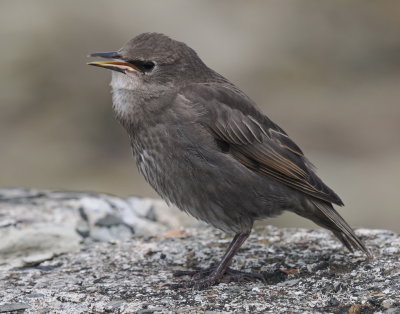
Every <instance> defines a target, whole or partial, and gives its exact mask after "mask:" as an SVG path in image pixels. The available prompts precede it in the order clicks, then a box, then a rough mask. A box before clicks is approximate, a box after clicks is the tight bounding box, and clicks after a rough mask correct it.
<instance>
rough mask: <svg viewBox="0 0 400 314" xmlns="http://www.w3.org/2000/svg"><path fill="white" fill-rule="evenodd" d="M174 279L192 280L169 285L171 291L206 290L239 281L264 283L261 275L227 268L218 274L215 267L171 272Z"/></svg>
mask: <svg viewBox="0 0 400 314" xmlns="http://www.w3.org/2000/svg"><path fill="white" fill-rule="evenodd" d="M173 275H174V277H182V276H191V277H192V279H191V280H189V281H185V282H182V283H177V284H171V285H169V286H170V287H171V288H173V289H179V288H193V289H197V290H201V289H206V288H208V287H211V286H213V285H216V284H219V283H221V282H223V283H229V282H239V281H256V280H260V281H262V282H265V278H264V276H263V275H262V274H258V273H248V272H243V271H239V270H235V269H232V268H229V267H228V268H227V269H226V270H225V272H223V273H218V272H217V267H209V268H199V269H197V270H177V271H174V272H173Z"/></svg>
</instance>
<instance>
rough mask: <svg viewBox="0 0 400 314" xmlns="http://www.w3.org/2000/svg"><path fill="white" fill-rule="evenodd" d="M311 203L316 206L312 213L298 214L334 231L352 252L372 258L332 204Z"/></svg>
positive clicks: (314, 201) (315, 201)
mask: <svg viewBox="0 0 400 314" xmlns="http://www.w3.org/2000/svg"><path fill="white" fill-rule="evenodd" d="M311 202H312V204H313V205H314V206H313V210H312V212H311V213H310V212H307V215H305V212H301V213H298V214H300V215H301V216H305V217H306V218H308V219H311V220H312V221H314V222H315V223H316V224H318V225H320V226H321V227H324V228H327V229H328V230H330V231H332V232H333V234H334V235H335V236H336V237H337V238H338V239H339V240H340V242H342V243H343V245H344V246H345V247H346V248H347V249H348V250H349V251H350V252H353V251H354V250H360V251H363V252H364V253H365V254H366V255H367V256H368V257H372V256H371V253H370V252H369V250H368V249H367V247H366V246H365V244H364V243H363V242H362V241H361V240H360V239H359V238H358V237H357V236H356V234H355V233H354V231H353V229H352V228H351V227H350V226H349V225H348V223H347V222H346V221H345V220H344V219H343V218H342V216H340V215H339V213H338V212H337V211H336V210H335V209H334V208H333V206H332V205H331V204H330V203H326V202H320V201H317V200H311Z"/></svg>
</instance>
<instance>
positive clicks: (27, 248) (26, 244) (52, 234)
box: [0, 224, 81, 267]
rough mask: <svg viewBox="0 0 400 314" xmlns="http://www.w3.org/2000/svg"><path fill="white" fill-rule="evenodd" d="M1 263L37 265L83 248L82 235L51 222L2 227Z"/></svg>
mask: <svg viewBox="0 0 400 314" xmlns="http://www.w3.org/2000/svg"><path fill="white" fill-rule="evenodd" d="M0 238H1V242H0V267H1V266H7V267H22V266H29V265H37V264H39V263H40V262H42V261H45V260H48V259H52V258H53V257H54V256H57V255H59V254H62V253H67V252H71V251H74V250H77V249H78V248H79V242H80V241H81V239H80V237H79V235H78V234H77V233H76V232H75V231H74V230H72V229H69V228H64V227H62V226H52V225H50V224H35V225H34V226H27V227H24V228H11V227H10V228H6V229H2V230H0Z"/></svg>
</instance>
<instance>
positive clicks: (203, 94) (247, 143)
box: [180, 83, 343, 205]
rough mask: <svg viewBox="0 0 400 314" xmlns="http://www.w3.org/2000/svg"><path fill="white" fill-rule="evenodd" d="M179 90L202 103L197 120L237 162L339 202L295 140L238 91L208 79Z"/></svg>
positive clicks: (186, 96) (293, 186) (308, 191)
mask: <svg viewBox="0 0 400 314" xmlns="http://www.w3.org/2000/svg"><path fill="white" fill-rule="evenodd" d="M180 94H183V95H184V97H185V98H186V99H188V100H190V101H192V102H193V103H194V104H196V106H202V110H201V111H202V112H204V114H203V115H202V117H201V118H200V122H201V123H202V124H203V125H204V126H205V127H206V128H207V129H209V130H210V132H211V134H213V136H214V137H215V138H216V139H218V140H220V141H224V142H226V143H227V144H228V145H229V147H230V149H229V152H228V153H229V154H231V155H232V156H233V157H234V158H235V159H236V160H237V161H238V162H240V163H242V164H243V165H245V166H246V167H248V168H249V169H251V170H253V171H257V172H259V173H262V174H263V175H266V176H269V177H272V178H274V179H275V180H277V181H279V182H281V183H283V184H286V185H288V186H290V187H292V188H293V189H296V190H298V191H301V192H303V193H305V194H308V195H310V196H312V197H315V198H317V199H321V200H324V201H327V202H331V203H335V204H338V205H343V202H342V201H341V199H340V198H339V196H337V195H336V193H335V192H334V191H332V190H331V189H330V188H329V187H328V186H326V185H325V184H324V183H323V182H322V180H321V179H320V178H319V177H318V176H317V175H316V173H315V172H314V169H313V167H312V166H311V163H310V162H309V161H308V160H307V159H306V158H305V156H304V154H303V152H302V151H301V149H300V148H299V147H298V146H297V145H296V143H294V142H293V141H292V140H291V139H290V137H289V136H288V135H287V134H286V133H285V131H283V130H282V129H281V128H280V127H279V126H278V125H276V124H275V123H273V122H272V121H271V120H270V119H269V118H268V117H266V116H265V115H264V114H263V113H262V112H261V111H260V110H259V109H258V108H257V106H256V104H255V103H254V102H253V101H251V100H250V99H249V98H248V97H247V96H246V95H244V94H243V93H242V92H240V91H239V90H237V89H235V88H233V87H232V86H223V85H222V84H211V83H210V84H193V85H189V86H187V87H185V88H184V89H183V90H181V91H180Z"/></svg>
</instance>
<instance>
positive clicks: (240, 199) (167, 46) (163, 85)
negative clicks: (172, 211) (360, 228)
mask: <svg viewBox="0 0 400 314" xmlns="http://www.w3.org/2000/svg"><path fill="white" fill-rule="evenodd" d="M91 56H93V57H102V58H106V59H109V60H107V61H104V62H90V63H88V64H89V65H93V66H98V67H103V68H106V69H111V70H113V71H112V81H111V87H112V95H113V108H114V110H115V113H116V117H117V119H118V120H119V121H120V122H121V124H122V125H123V127H124V128H125V129H126V131H127V132H128V134H129V137H130V142H131V145H132V149H133V153H134V157H135V159H136V164H137V167H138V168H139V171H140V172H141V173H142V174H143V176H144V177H145V179H146V180H147V182H149V183H150V185H151V186H152V187H153V188H154V189H155V190H156V191H157V192H158V194H160V196H161V197H162V198H163V199H164V200H166V201H167V202H169V203H173V204H175V205H176V206H177V207H179V208H180V209H181V210H183V211H185V212H187V213H189V214H190V215H192V216H194V217H195V218H197V219H200V220H202V221H205V222H207V223H209V224H211V225H213V226H214V227H216V228H219V229H221V230H223V231H225V232H227V233H229V234H234V235H235V236H234V239H233V241H232V242H231V244H230V245H229V248H228V250H227V251H226V253H225V255H224V256H223V258H222V260H221V262H220V263H219V264H218V265H217V266H216V267H210V268H208V269H202V270H199V271H193V272H181V273H179V274H192V275H195V274H196V276H194V277H197V278H198V279H197V280H191V281H188V282H184V283H181V284H177V285H176V287H194V288H199V289H201V288H205V287H208V286H210V285H213V284H217V283H218V282H220V281H221V280H223V279H224V280H225V279H226V278H229V279H238V278H245V279H249V278H258V276H257V275H255V274H250V273H244V274H243V273H241V272H239V271H236V270H232V269H230V268H229V265H230V263H231V260H232V258H233V256H234V255H235V254H236V252H237V251H238V250H239V248H240V247H241V245H242V244H243V242H244V241H245V240H246V239H247V238H248V236H249V235H250V232H251V230H252V227H253V223H254V221H255V220H258V219H265V218H268V217H272V216H276V215H278V214H280V213H282V212H283V211H285V210H288V211H292V212H294V213H296V214H298V215H300V216H303V217H305V218H308V219H310V220H312V221H314V222H315V223H316V224H318V225H320V226H322V227H324V228H327V229H328V230H330V231H332V232H333V234H334V235H335V236H336V237H337V238H338V239H339V240H340V241H341V242H342V243H343V244H344V245H345V246H346V247H347V248H348V249H349V250H350V251H352V250H353V249H358V250H362V251H364V252H365V253H366V254H367V255H369V252H368V250H367V248H366V247H365V245H364V244H363V243H362V242H361V240H360V239H359V238H358V237H357V236H356V235H355V233H354V231H353V230H352V229H351V227H350V226H349V225H348V224H347V223H346V221H345V220H344V219H343V218H342V217H341V216H340V215H339V213H338V212H337V211H336V210H335V209H334V208H333V206H332V204H336V205H340V206H341V205H343V202H342V201H341V199H340V198H339V196H338V195H336V193H335V192H334V191H332V190H331V189H330V188H329V187H328V186H326V185H325V184H324V183H323V182H322V180H321V179H320V178H319V177H318V176H317V175H316V173H315V169H314V167H313V166H312V164H311V163H310V162H309V161H308V159H307V158H306V157H305V156H304V154H303V152H302V151H301V149H300V148H299V147H298V146H297V145H296V144H295V143H294V142H293V141H292V140H291V139H290V138H289V136H288V135H287V134H286V132H285V131H284V130H283V129H282V128H280V127H279V126H278V125H277V124H275V123H274V122H272V121H271V120H270V119H269V118H268V117H267V116H266V115H265V114H264V113H263V112H262V111H261V110H260V109H259V108H258V106H257V105H256V104H255V103H254V101H252V100H251V99H250V98H249V97H248V96H246V95H245V94H244V93H243V92H242V91H241V90H240V89H239V88H237V87H236V86H235V85H233V84H232V83H231V82H229V81H228V80H227V79H226V78H224V77H223V76H221V75H220V74H218V73H217V72H215V71H214V70H212V69H210V68H209V67H207V66H206V65H205V64H204V63H203V62H202V60H201V59H200V58H199V57H198V55H197V54H196V52H195V51H194V50H193V49H191V48H190V47H188V46H187V45H186V44H184V43H182V42H179V41H175V40H173V39H171V38H169V37H167V36H165V35H163V34H157V33H144V34H141V35H139V36H137V37H135V38H133V39H131V40H130V41H128V42H127V43H126V44H125V45H124V46H123V47H122V48H121V49H120V50H118V51H114V52H99V53H93V54H91ZM224 276H225V278H224Z"/></svg>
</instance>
